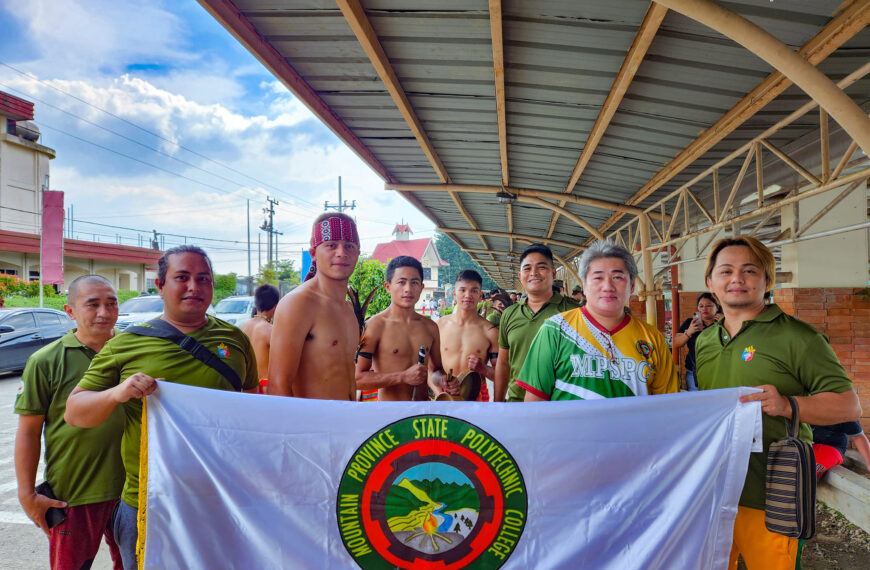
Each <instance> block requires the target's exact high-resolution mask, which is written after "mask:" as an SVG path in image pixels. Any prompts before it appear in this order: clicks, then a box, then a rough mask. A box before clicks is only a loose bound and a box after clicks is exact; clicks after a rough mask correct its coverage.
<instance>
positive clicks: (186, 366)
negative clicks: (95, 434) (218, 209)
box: [65, 246, 258, 570]
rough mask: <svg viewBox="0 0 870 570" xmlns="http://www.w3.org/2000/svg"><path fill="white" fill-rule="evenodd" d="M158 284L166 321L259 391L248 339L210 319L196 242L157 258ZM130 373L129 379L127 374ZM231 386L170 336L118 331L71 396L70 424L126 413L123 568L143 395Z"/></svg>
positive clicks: (205, 262) (205, 269)
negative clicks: (166, 388)
mask: <svg viewBox="0 0 870 570" xmlns="http://www.w3.org/2000/svg"><path fill="white" fill-rule="evenodd" d="M157 288H158V290H159V291H160V295H161V296H162V297H163V302H164V306H163V311H164V312H163V315H161V317H160V318H161V319H162V320H164V321H166V322H167V323H169V324H171V325H172V326H174V327H175V328H176V329H178V330H179V331H181V332H182V333H184V334H186V335H188V336H190V337H192V338H193V339H194V340H196V341H197V342H199V343H200V344H202V345H204V346H205V347H206V348H207V349H208V350H210V351H211V352H213V353H214V354H216V355H217V356H218V357H219V358H221V360H223V361H224V362H225V363H226V364H228V365H229V366H230V368H232V369H233V370H234V371H235V372H236V374H237V375H238V376H239V378H240V379H241V380H242V387H243V388H244V389H245V390H246V391H249V392H254V391H256V388H257V384H258V377H257V361H256V358H255V357H254V351H253V348H252V347H251V342H250V341H249V340H248V337H247V336H245V334H244V333H243V332H242V331H241V330H240V329H238V328H236V327H235V326H233V325H230V324H229V323H226V322H224V321H221V320H219V319H216V318H214V317H211V316H208V315H207V314H206V310H207V309H208V307H209V305H210V303H211V300H212V296H213V293H214V286H213V273H212V268H211V261H210V260H209V259H208V256H207V255H206V254H205V252H204V251H203V250H202V249H200V248H198V247H194V246H179V247H175V248H172V249H170V250H167V251H166V253H164V255H163V257H161V258H160V260H159V261H158V269H157ZM125 378H126V379H125ZM158 379H160V380H164V381H167V382H177V383H179V384H188V385H191V386H200V387H204V388H214V389H219V390H232V389H233V387H232V385H231V384H230V382H229V381H228V380H227V379H226V378H224V377H223V376H222V375H221V374H220V373H219V372H217V371H216V370H214V369H212V368H211V367H209V366H207V365H206V364H204V363H202V362H200V361H199V360H196V359H195V358H194V357H193V356H192V355H191V354H190V353H189V352H187V351H186V350H184V349H183V348H181V347H180V346H178V345H176V344H175V343H173V342H172V341H169V340H166V339H162V338H154V337H148V336H137V335H134V334H132V333H121V334H119V335H118V336H116V337H115V338H113V339H112V340H111V341H109V342H108V343H106V346H105V347H104V348H103V350H102V351H101V352H100V354H98V355H97V356H96V358H94V360H93V363H92V364H91V367H90V369H89V370H88V371H87V372H86V373H85V375H84V377H83V378H82V380H81V382H79V385H78V386H77V387H76V388H75V390H73V392H72V394H71V395H70V397H69V400H68V401H67V411H66V415H65V418H66V420H67V421H68V422H69V423H70V424H72V425H78V426H82V427H92V426H96V425H100V424H101V423H102V422H103V421H104V419H105V418H106V417H108V415H109V414H111V413H112V412H113V411H114V410H115V409H116V408H117V406H118V405H119V404H120V405H121V406H122V408H123V412H124V415H125V417H126V422H125V427H124V436H123V439H122V442H121V454H122V457H123V461H124V469H125V471H126V480H125V482H124V490H123V492H122V493H121V503H120V505H119V507H118V512H117V514H116V516H115V521H114V531H115V536H116V537H117V539H118V544H119V546H120V549H121V556H122V557H123V559H124V568H126V569H127V570H131V569H134V568H136V567H137V566H136V543H137V540H138V528H137V524H136V523H137V520H136V518H137V509H138V506H139V497H138V494H139V451H140V439H139V438H140V436H141V432H142V398H143V397H145V396H147V395H148V394H151V393H152V392H154V390H156V389H157V380H158Z"/></svg>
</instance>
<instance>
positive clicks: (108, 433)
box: [15, 329, 124, 507]
mask: <svg viewBox="0 0 870 570" xmlns="http://www.w3.org/2000/svg"><path fill="white" fill-rule="evenodd" d="M75 331H76V329H73V330H71V331H68V332H67V333H66V334H65V335H63V336H62V337H60V338H59V339H57V340H56V341H54V342H52V343H50V344H48V345H46V346H44V347H42V348H41V349H39V350H38V351H36V352H35V353H33V355H31V357H30V359H28V361H27V367H26V368H25V369H24V374H23V375H22V376H21V388H20V389H19V391H18V395H17V396H16V398H15V413H16V414H20V415H26V416H45V424H44V432H43V433H44V437H45V480H46V481H48V484H49V485H51V488H52V490H53V491H54V494H55V495H56V496H57V498H58V499H61V500H63V501H66V502H67V503H68V504H69V506H71V507H75V506H78V505H89V504H92V503H101V502H103V501H111V500H113V499H117V498H118V497H119V496H120V495H121V487H122V486H123V485H124V466H123V464H122V463H121V434H122V433H123V431H124V414H123V412H122V411H121V410H120V409H117V410H115V411H114V412H113V413H112V415H111V416H109V419H108V420H106V421H105V423H102V424H100V425H99V426H97V427H94V428H78V427H73V426H71V425H69V424H67V423H66V422H65V421H64V420H63V414H64V412H65V411H66V399H67V398H68V397H69V395H70V392H72V391H73V388H75V387H76V385H77V384H78V382H79V380H80V379H81V377H82V375H83V374H84V373H85V371H86V370H87V369H88V366H89V365H90V364H91V359H92V358H94V355H95V354H96V353H95V352H94V351H93V350H92V349H91V348H90V347H88V346H86V345H84V344H82V343H81V342H80V341H79V339H77V338H76V337H75Z"/></svg>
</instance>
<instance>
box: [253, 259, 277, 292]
mask: <svg viewBox="0 0 870 570" xmlns="http://www.w3.org/2000/svg"><path fill="white" fill-rule="evenodd" d="M257 285H275V286H276V287H277V286H278V272H277V271H276V270H275V268H274V267H273V266H272V262H271V261H270V262H269V263H267V264H266V265H264V266H263V267H261V268H260V271H259V273H257Z"/></svg>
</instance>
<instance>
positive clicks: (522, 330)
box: [493, 243, 579, 402]
mask: <svg viewBox="0 0 870 570" xmlns="http://www.w3.org/2000/svg"><path fill="white" fill-rule="evenodd" d="M555 278H556V268H555V267H553V252H552V251H550V248H549V247H547V246H545V245H543V244H540V243H536V244H532V245H530V246H529V247H527V248H526V249H525V250H524V251H523V253H522V255H521V256H520V282H521V283H522V284H523V288H524V289H525V290H526V293H527V294H528V297H526V298H525V299H522V300H520V301H519V302H517V303H515V304H513V305H511V306H510V307H508V308H507V309H505V310H504V312H503V313H502V315H501V320H500V321H499V329H498V359H497V360H496V365H495V397H494V399H493V401H494V402H503V401H504V400H505V394H507V401H508V402H522V401H523V399H524V398H525V390H523V389H522V388H520V387H519V386H517V385H516V380H517V377H518V376H519V374H520V370H522V368H523V363H524V362H525V360H526V355H527V354H528V353H529V347H530V346H531V345H532V340H534V338H535V335H536V334H537V333H538V329H540V328H541V325H542V324H544V321H546V320H547V319H548V318H550V317H552V316H553V315H557V314H559V313H564V312H565V311H568V310H570V309H574V308H576V307H578V306H579V304H578V303H577V302H576V301H574V300H573V299H571V298H570V297H563V296H562V295H559V294H558V293H553V280H554V279H555Z"/></svg>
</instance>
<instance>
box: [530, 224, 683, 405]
mask: <svg viewBox="0 0 870 570" xmlns="http://www.w3.org/2000/svg"><path fill="white" fill-rule="evenodd" d="M579 269H580V277H581V279H583V291H584V293H585V294H586V305H585V306H583V307H582V308H578V309H572V310H570V311H567V312H564V313H560V314H558V315H555V316H553V317H551V318H549V319H547V321H546V322H545V323H544V325H543V326H542V327H541V330H539V331H538V334H537V336H535V339H534V341H533V342H532V346H531V347H530V348H529V354H528V357H527V358H526V362H525V364H524V365H523V368H522V370H521V371H520V373H519V379H518V380H517V385H518V386H519V387H521V388H523V389H524V390H526V395H525V401H527V402H532V401H541V400H593V399H601V398H617V397H621V396H646V395H652V394H666V393H669V392H676V391H677V388H678V385H677V375H676V371H675V367H674V360H673V358H672V357H671V351H670V348H669V347H668V343H667V341H666V340H665V337H664V335H663V334H662V333H660V332H659V331H658V330H656V329H655V328H654V327H652V326H650V325H648V324H647V323H645V322H643V321H640V320H638V319H636V318H634V317H632V316H631V315H629V314H627V313H626V311H625V306H626V304H627V303H628V298H629V296H630V295H631V291H632V289H633V288H634V279H635V277H637V265H636V264H635V262H634V258H633V257H632V256H631V254H630V253H629V252H628V251H627V250H626V249H625V248H622V247H620V246H618V245H615V244H613V243H612V242H609V241H596V242H595V243H593V244H592V245H590V246H589V248H588V249H587V250H586V251H585V252H583V256H582V257H581V258H580V268H579Z"/></svg>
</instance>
